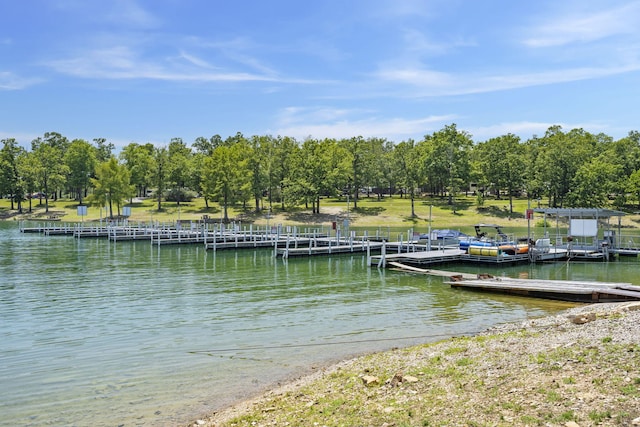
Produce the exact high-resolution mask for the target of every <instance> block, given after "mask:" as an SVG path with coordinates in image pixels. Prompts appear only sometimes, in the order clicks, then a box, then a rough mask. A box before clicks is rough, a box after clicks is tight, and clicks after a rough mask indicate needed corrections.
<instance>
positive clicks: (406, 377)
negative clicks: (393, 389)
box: [402, 375, 418, 383]
mask: <svg viewBox="0 0 640 427" xmlns="http://www.w3.org/2000/svg"><path fill="white" fill-rule="evenodd" d="M402 380H403V381H406V382H408V383H417V382H418V379H417V378H416V377H412V376H411V375H407V376H405V377H403V378H402Z"/></svg>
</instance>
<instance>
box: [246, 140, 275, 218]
mask: <svg viewBox="0 0 640 427" xmlns="http://www.w3.org/2000/svg"><path fill="white" fill-rule="evenodd" d="M247 147H248V150H247V168H248V170H249V174H250V181H251V194H252V196H253V200H254V202H255V211H256V212H260V202H261V201H262V196H263V194H264V193H265V191H266V190H267V173H266V170H265V166H266V164H267V159H266V157H267V153H268V150H269V149H270V147H271V137H270V136H256V135H254V136H252V137H251V139H250V140H249V142H248V144H247Z"/></svg>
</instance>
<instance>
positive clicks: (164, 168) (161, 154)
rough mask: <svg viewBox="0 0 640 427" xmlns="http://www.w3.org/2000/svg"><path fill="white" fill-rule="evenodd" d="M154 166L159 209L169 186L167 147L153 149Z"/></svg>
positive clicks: (153, 171) (153, 176)
mask: <svg viewBox="0 0 640 427" xmlns="http://www.w3.org/2000/svg"><path fill="white" fill-rule="evenodd" d="M153 161H154V168H153V170H152V182H153V185H154V186H155V188H156V200H157V201H158V211H161V210H162V195H163V194H164V191H165V189H166V186H167V179H168V178H167V175H168V163H169V153H168V152H167V149H166V148H165V147H156V148H154V150H153Z"/></svg>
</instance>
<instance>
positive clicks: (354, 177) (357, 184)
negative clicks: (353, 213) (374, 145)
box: [339, 136, 369, 209]
mask: <svg viewBox="0 0 640 427" xmlns="http://www.w3.org/2000/svg"><path fill="white" fill-rule="evenodd" d="M339 145H340V146H342V147H343V149H344V150H345V151H346V152H347V153H348V159H349V162H350V166H351V168H350V169H351V170H350V173H351V176H350V178H349V188H348V189H347V191H351V192H352V197H353V208H354V209H358V195H359V194H360V188H361V187H362V186H363V185H362V183H363V181H364V175H365V172H366V161H367V151H368V150H367V149H368V148H369V147H368V146H367V143H366V141H365V139H364V138H363V137H361V136H357V137H354V138H350V139H343V140H340V141H339Z"/></svg>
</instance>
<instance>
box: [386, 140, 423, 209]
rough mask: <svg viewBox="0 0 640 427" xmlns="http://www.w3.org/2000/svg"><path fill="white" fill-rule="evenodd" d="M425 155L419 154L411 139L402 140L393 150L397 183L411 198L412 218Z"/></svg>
mask: <svg viewBox="0 0 640 427" xmlns="http://www.w3.org/2000/svg"><path fill="white" fill-rule="evenodd" d="M422 148H423V147H422ZM425 155H426V153H424V154H423V155H422V156H420V154H419V150H418V148H417V147H416V144H415V142H414V141H413V140H412V139H409V140H407V141H402V142H401V143H399V144H398V145H396V148H395V150H393V159H394V164H395V169H396V171H398V183H399V184H400V185H401V186H402V188H403V189H404V193H405V194H407V195H408V196H409V198H410V200H411V217H412V218H413V217H415V216H416V208H415V198H416V188H417V187H418V182H419V180H420V171H421V168H420V163H421V160H422V159H424V156H425Z"/></svg>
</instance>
